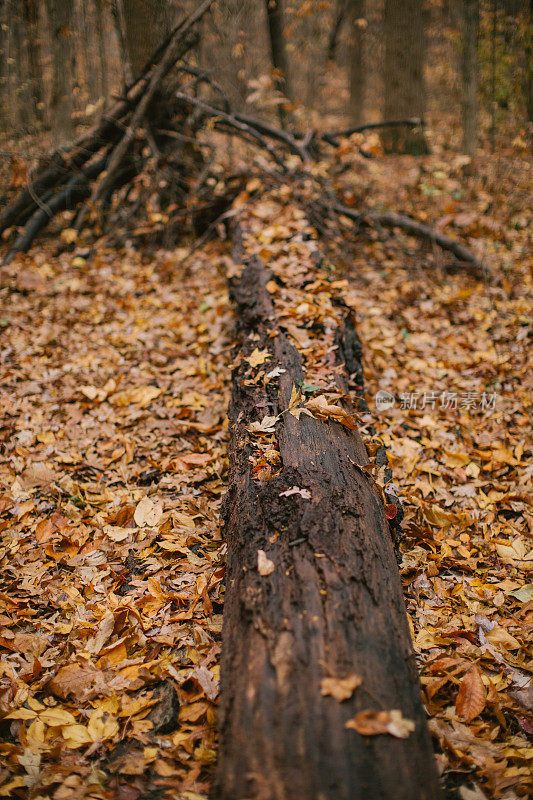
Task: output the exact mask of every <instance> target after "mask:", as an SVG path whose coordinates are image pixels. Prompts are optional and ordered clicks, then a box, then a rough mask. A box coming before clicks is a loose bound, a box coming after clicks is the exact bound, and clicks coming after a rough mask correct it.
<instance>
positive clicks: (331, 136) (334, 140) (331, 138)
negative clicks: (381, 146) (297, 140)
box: [320, 117, 424, 147]
mask: <svg viewBox="0 0 533 800" xmlns="http://www.w3.org/2000/svg"><path fill="white" fill-rule="evenodd" d="M400 125H407V126H408V127H410V128H416V127H418V126H419V125H420V126H423V125H424V121H423V120H421V119H420V118H419V117H413V118H411V119H386V120H383V122H369V123H367V124H366V125H357V126H356V127H354V128H344V129H343V130H341V131H333V132H330V133H322V134H321V135H320V138H321V139H322V141H324V142H327V143H328V144H330V145H332V147H338V145H339V141H338V140H339V139H341V138H343V137H344V136H351V135H352V134H353V133H363V131H374V130H377V129H379V128H390V127H394V126H400Z"/></svg>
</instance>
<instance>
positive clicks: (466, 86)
mask: <svg viewBox="0 0 533 800" xmlns="http://www.w3.org/2000/svg"><path fill="white" fill-rule="evenodd" d="M461 33H462V47H461V79H462V90H463V96H462V112H463V150H464V152H465V153H466V154H467V155H469V156H471V157H472V158H473V157H474V155H475V153H476V141H477V106H478V101H477V91H478V60H477V42H478V35H479V0H463V3H462V31H461Z"/></svg>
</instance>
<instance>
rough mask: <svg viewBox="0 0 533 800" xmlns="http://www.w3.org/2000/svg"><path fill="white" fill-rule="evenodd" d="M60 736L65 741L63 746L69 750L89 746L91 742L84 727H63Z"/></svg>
mask: <svg viewBox="0 0 533 800" xmlns="http://www.w3.org/2000/svg"><path fill="white" fill-rule="evenodd" d="M61 735H62V736H63V739H64V740H65V744H66V745H67V747H69V748H70V749H71V750H75V749H76V748H77V747H83V746H84V745H86V744H91V742H92V741H93V739H92V737H91V735H90V733H89V731H88V730H87V728H86V727H85V725H65V727H63V728H61Z"/></svg>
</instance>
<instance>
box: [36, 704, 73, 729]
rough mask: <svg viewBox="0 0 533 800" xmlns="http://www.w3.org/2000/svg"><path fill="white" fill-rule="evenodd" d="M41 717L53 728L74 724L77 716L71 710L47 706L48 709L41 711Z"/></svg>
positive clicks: (42, 720)
mask: <svg viewBox="0 0 533 800" xmlns="http://www.w3.org/2000/svg"><path fill="white" fill-rule="evenodd" d="M39 719H40V720H41V722H44V723H45V725H49V726H50V727H51V728H55V727H59V726H60V725H74V724H75V723H76V718H75V717H74V716H73V715H72V714H71V713H70V711H66V710H65V709H64V708H57V707H56V708H47V709H46V711H41V713H40V714H39Z"/></svg>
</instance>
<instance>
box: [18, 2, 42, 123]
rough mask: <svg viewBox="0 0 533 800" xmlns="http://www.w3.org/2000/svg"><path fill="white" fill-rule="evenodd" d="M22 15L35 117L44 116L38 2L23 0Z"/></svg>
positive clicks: (40, 118)
mask: <svg viewBox="0 0 533 800" xmlns="http://www.w3.org/2000/svg"><path fill="white" fill-rule="evenodd" d="M22 14H23V17H24V27H25V31H26V37H25V43H26V52H27V54H28V67H29V81H30V94H31V100H32V105H33V112H34V114H35V117H36V118H37V119H38V120H39V121H42V116H43V96H44V91H43V67H42V59H41V40H40V36H39V7H38V3H37V0H23V4H22Z"/></svg>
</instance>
